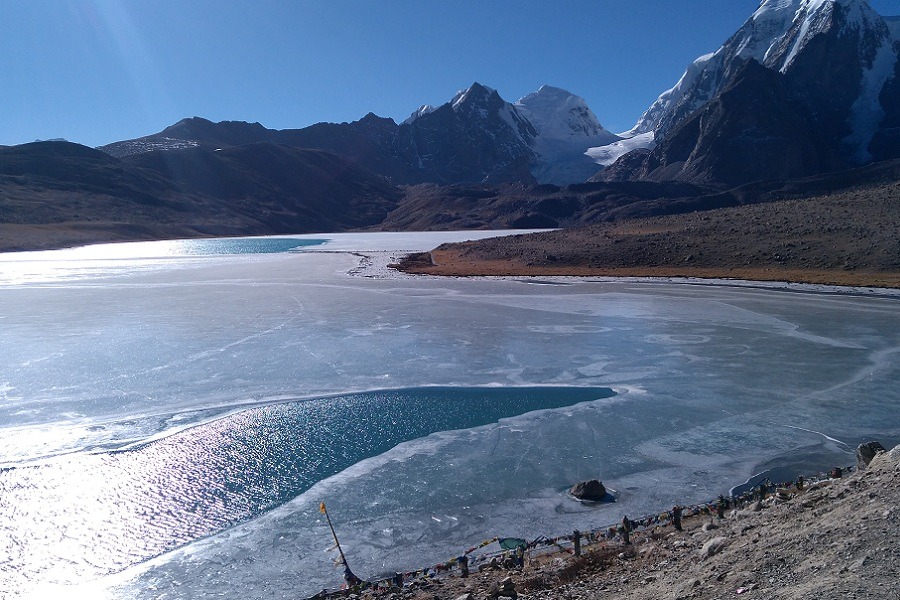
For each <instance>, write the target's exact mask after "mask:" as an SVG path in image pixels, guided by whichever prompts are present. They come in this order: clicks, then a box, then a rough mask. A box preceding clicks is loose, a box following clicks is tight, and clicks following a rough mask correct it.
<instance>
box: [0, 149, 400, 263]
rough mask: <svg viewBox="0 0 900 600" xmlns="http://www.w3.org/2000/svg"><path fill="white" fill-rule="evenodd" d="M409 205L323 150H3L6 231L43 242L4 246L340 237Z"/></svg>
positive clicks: (1, 198)
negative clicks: (116, 153) (122, 154)
mask: <svg viewBox="0 0 900 600" xmlns="http://www.w3.org/2000/svg"><path fill="white" fill-rule="evenodd" d="M400 197H401V193H400V191H399V190H398V189H397V188H396V187H395V186H393V185H391V184H390V183H389V182H388V181H386V180H385V179H384V178H383V177H380V176H378V175H374V174H372V173H370V172H368V171H365V170H363V169H360V168H359V167H357V166H355V165H353V164H352V163H351V162H350V161H348V160H347V159H346V158H343V157H340V156H338V155H335V154H332V153H329V152H324V151H321V150H309V149H300V148H290V147H285V146H279V145H275V144H271V143H259V144H250V145H243V146H236V147H233V148H228V149H225V150H222V151H218V152H217V151H211V150H207V149H205V148H199V147H194V148H186V149H183V150H170V151H165V152H160V151H158V152H152V153H145V154H141V155H136V156H131V157H126V158H124V159H118V158H115V157H112V156H110V155H108V154H106V153H104V152H100V151H98V150H94V149H91V148H87V147H84V146H79V145H77V144H71V143H68V142H40V143H34V144H24V145H21V146H13V147H10V148H4V149H0V231H2V232H3V235H4V237H9V236H12V233H11V232H12V231H13V228H14V227H15V226H18V227H19V228H20V230H21V231H32V232H33V234H30V235H34V236H43V237H44V239H34V240H32V241H29V240H28V239H27V235H26V234H22V235H21V236H19V237H18V238H16V239H15V240H13V239H11V238H9V239H6V240H3V241H2V242H0V246H2V248H3V249H7V250H8V249H11V248H17V247H18V248H22V247H26V248H27V247H41V246H45V245H47V244H49V245H59V244H65V243H70V242H69V241H67V240H70V241H72V242H75V241H83V240H90V241H98V240H99V241H107V240H114V239H153V238H170V237H196V236H198V235H252V234H274V233H302V232H316V231H341V230H346V229H351V228H359V227H367V226H371V225H375V224H377V223H380V222H381V221H382V220H383V219H384V218H385V216H386V215H387V213H388V212H389V211H390V210H393V208H394V207H395V206H396V204H397V202H398V200H399V199H400ZM51 226H52V227H51ZM28 227H30V228H31V229H30V230H28V229H27V228H28ZM53 227H55V228H56V229H55V230H52V228H53ZM22 228H26V229H22ZM23 236H24V237H23Z"/></svg>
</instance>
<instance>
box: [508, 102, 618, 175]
mask: <svg viewBox="0 0 900 600" xmlns="http://www.w3.org/2000/svg"><path fill="white" fill-rule="evenodd" d="M513 107H514V108H515V110H516V111H517V112H518V113H519V114H521V115H522V116H523V117H524V118H525V119H527V120H528V121H529V122H530V123H531V124H532V126H534V129H535V130H536V131H537V136H536V137H535V139H534V146H533V147H534V151H535V153H536V154H537V155H538V157H539V159H538V162H537V164H536V165H535V166H534V168H533V169H532V174H533V175H534V177H535V179H537V180H538V181H539V182H541V183H554V184H557V185H564V184H567V183H573V182H578V181H584V180H585V179H587V178H589V177H591V176H592V175H593V174H594V173H595V172H596V171H597V166H596V163H595V162H594V161H593V160H591V159H590V157H588V156H587V154H586V153H587V152H588V150H589V149H590V148H592V147H596V146H603V145H607V144H611V143H614V142H618V141H620V140H621V139H622V138H620V137H619V136H617V135H615V134H614V133H611V132H609V131H607V130H606V129H605V128H604V127H603V126H602V125H600V122H599V121H598V120H597V117H596V116H595V115H594V113H593V111H591V109H590V108H588V105H587V103H586V102H585V101H584V98H581V97H580V96H576V95H575V94H572V93H570V92H568V91H566V90H563V89H560V88H557V87H553V86H549V85H544V86H541V88H540V89H539V90H538V91H536V92H532V93H531V94H528V95H527V96H524V97H522V98H520V99H519V100H518V101H517V102H516V103H515V104H514V105H513Z"/></svg>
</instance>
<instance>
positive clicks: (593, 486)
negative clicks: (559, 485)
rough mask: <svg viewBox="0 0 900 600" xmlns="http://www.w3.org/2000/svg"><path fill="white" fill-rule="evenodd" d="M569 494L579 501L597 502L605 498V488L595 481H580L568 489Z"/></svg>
mask: <svg viewBox="0 0 900 600" xmlns="http://www.w3.org/2000/svg"><path fill="white" fill-rule="evenodd" d="M569 493H570V494H572V495H573V496H575V497H576V498H578V499H579V500H591V501H594V502H598V501H600V500H603V499H604V498H605V497H606V488H605V487H603V484H602V483H600V482H599V481H597V480H596V479H591V480H590V481H580V482H578V483H576V484H575V485H573V486H572V487H571V488H569Z"/></svg>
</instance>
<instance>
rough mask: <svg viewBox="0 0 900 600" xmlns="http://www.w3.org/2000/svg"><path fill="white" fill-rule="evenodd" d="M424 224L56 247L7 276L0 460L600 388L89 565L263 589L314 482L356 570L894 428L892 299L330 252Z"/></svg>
mask: <svg viewBox="0 0 900 600" xmlns="http://www.w3.org/2000/svg"><path fill="white" fill-rule="evenodd" d="M442 235H443V234H420V235H418V236H403V237H400V238H392V237H391V236H390V235H384V234H381V235H377V234H354V235H350V234H347V235H346V236H334V237H333V241H332V242H331V244H332V245H331V246H329V245H328V244H326V245H325V246H320V247H314V248H313V249H311V250H306V251H303V252H299V253H291V254H274V255H260V256H228V257H200V258H198V257H183V258H170V259H164V260H163V259H154V260H153V261H144V262H141V260H140V259H129V261H118V262H115V263H111V262H104V261H100V262H96V263H92V265H91V268H90V269H87V270H82V271H78V269H79V268H80V266H79V265H78V264H77V263H70V264H69V265H68V268H69V270H68V271H65V272H66V275H65V277H57V278H55V279H52V278H51V279H47V278H44V279H41V278H32V279H29V280H27V281H24V280H23V281H20V282H18V283H16V282H11V281H7V282H6V283H4V284H3V285H2V286H0V302H2V308H3V310H2V311H0V356H2V357H3V361H4V365H3V366H4V369H3V371H2V375H0V400H2V402H0V426H2V428H3V435H2V438H0V461H2V462H3V463H4V464H7V465H9V464H21V463H22V462H23V461H28V460H32V459H35V458H39V457H45V456H52V455H54V454H58V453H62V452H81V451H84V450H86V449H88V450H89V449H93V450H95V451H103V450H104V449H107V448H113V447H121V446H123V445H126V444H129V443H133V442H135V441H140V440H144V439H147V438H148V437H151V436H159V435H164V434H165V433H166V432H171V431H173V430H176V429H178V428H182V427H186V426H189V425H191V424H194V423H198V422H203V421H208V420H210V419H213V418H215V417H217V416H219V415H222V414H225V413H228V412H232V411H234V410H236V409H238V408H240V407H245V406H254V405H259V404H265V403H268V402H278V401H283V400H286V399H297V398H308V397H313V396H317V395H321V394H330V393H340V392H347V391H356V390H371V389H382V388H400V387H419V386H428V385H448V386H485V385H503V386H506V385H548V384H553V385H574V386H609V387H613V388H614V389H615V390H616V391H617V392H618V396H616V398H615V399H613V400H608V401H600V402H598V403H596V404H590V405H587V406H581V407H578V408H576V409H565V410H557V411H550V412H548V413H541V414H538V415H526V416H522V417H514V418H511V419H506V420H504V421H502V422H501V423H499V424H496V425H489V426H485V427H480V428H477V429H473V430H464V431H458V432H444V433H438V434H434V435H431V436H429V437H427V438H424V439H422V440H417V441H414V442H408V443H406V444H403V445H401V446H399V447H397V448H395V449H393V450H391V451H389V452H387V453H386V454H384V455H381V456H379V457H376V458H374V459H369V460H368V461H365V462H363V463H360V464H357V465H355V466H354V467H351V469H349V470H347V471H345V472H344V473H342V474H340V475H337V476H335V477H333V478H331V479H329V480H326V481H324V482H321V483H320V484H318V485H317V486H316V487H314V488H313V489H312V490H310V491H309V492H307V493H304V494H302V495H301V496H299V497H298V498H296V499H294V500H293V501H291V502H289V503H288V504H286V505H283V506H282V507H281V508H278V509H276V510H274V511H270V512H267V513H265V514H263V515H261V516H259V517H256V518H255V519H253V520H251V521H248V522H246V523H244V524H242V525H239V526H237V527H235V528H232V529H229V530H227V531H226V532H224V533H222V534H220V535H217V536H214V537H212V538H208V539H206V540H203V541H200V542H195V543H193V544H190V545H188V546H186V547H184V548H183V549H181V550H176V551H175V552H173V553H170V554H166V555H164V556H162V557H159V558H157V559H154V560H153V561H151V562H150V563H147V564H145V565H143V566H142V567H141V568H136V570H134V571H127V572H126V573H125V574H124V575H123V577H124V578H125V581H116V582H106V583H110V584H112V583H115V584H116V585H121V586H123V587H116V588H114V591H113V592H110V593H111V594H113V595H114V596H115V595H119V596H120V597H121V596H123V595H125V596H130V597H132V596H133V597H141V594H142V593H144V594H152V593H156V594H157V595H159V594H160V593H162V592H163V591H164V592H165V593H166V594H168V595H169V596H168V597H182V598H189V597H196V596H197V595H199V594H200V593H210V594H212V593H216V594H223V595H224V597H234V598H237V597H241V598H249V597H262V596H265V597H275V598H280V597H295V596H296V595H298V594H300V593H301V592H303V591H315V590H316V589H318V588H320V587H322V586H323V585H326V584H334V583H335V582H336V580H337V579H338V578H339V575H340V573H339V572H336V571H335V570H333V569H332V568H331V566H330V562H329V561H330V558H329V556H328V555H326V554H323V553H322V552H321V550H323V549H324V548H325V547H327V546H328V540H327V535H326V534H325V533H326V532H325V530H324V527H323V524H322V523H321V521H317V519H318V518H319V517H318V513H317V512H316V507H317V506H318V501H319V500H321V499H327V500H328V501H329V506H332V504H331V503H334V510H335V514H336V515H339V516H340V519H341V531H342V532H346V533H345V534H344V535H345V536H346V542H347V546H348V549H349V552H350V556H351V557H352V560H354V561H355V562H354V568H357V567H356V565H359V567H358V570H359V571H360V572H361V574H362V573H364V574H366V575H371V574H374V573H377V572H380V571H384V570H390V569H394V568H409V567H412V566H420V563H421V562H422V561H425V562H429V561H432V562H437V561H441V560H446V559H447V558H449V557H448V555H447V553H448V551H449V552H452V553H455V552H457V551H458V550H459V549H461V548H463V547H465V546H468V545H469V544H470V543H471V542H472V541H473V539H474V538H477V539H475V541H478V540H480V539H481V538H482V537H484V536H485V535H495V534H497V535H513V536H531V535H536V534H539V533H541V534H554V533H562V532H565V531H568V530H570V529H572V528H573V527H580V528H582V529H583V528H587V527H590V526H595V525H603V524H607V523H612V522H615V521H618V520H619V519H621V516H622V514H623V513H625V512H626V511H627V513H628V514H634V515H638V514H641V513H643V512H652V511H655V510H659V509H660V508H665V506H666V505H667V504H669V503H671V502H674V501H676V500H677V501H680V502H691V501H698V500H705V499H708V498H709V497H711V496H714V495H717V494H718V493H721V492H723V491H727V490H728V489H729V488H730V487H731V486H732V485H735V484H736V483H740V482H741V481H743V480H745V479H746V478H747V477H749V476H750V475H752V474H753V473H754V472H755V471H754V469H755V467H756V466H757V465H758V464H759V463H763V462H766V461H768V460H774V459H777V458H778V456H780V455H784V454H786V453H792V452H796V453H801V454H803V453H805V454H808V455H810V456H812V455H814V454H815V455H817V456H819V455H823V454H824V455H825V456H828V457H832V458H834V460H839V459H841V458H842V457H843V456H844V454H843V453H844V452H845V449H842V447H841V446H840V445H839V444H838V445H836V444H834V443H833V442H829V441H828V440H827V439H826V438H825V437H823V435H822V434H825V435H826V436H827V437H831V438H834V439H838V440H841V441H844V442H846V443H848V444H851V445H853V444H855V443H858V442H859V441H862V440H863V439H864V438H867V437H869V436H872V435H878V436H881V438H882V440H881V441H882V442H884V443H885V445H888V444H889V443H897V442H900V422H898V419H897V415H898V414H900V410H898V409H900V391H898V389H897V386H896V381H898V379H900V367H898V365H900V362H898V361H897V360H896V359H897V354H898V352H900V311H898V310H897V308H898V304H897V302H898V300H897V298H896V297H879V296H877V295H871V296H865V295H836V294H833V293H830V292H827V291H816V290H815V289H814V288H799V289H798V288H796V287H794V288H791V289H785V290H772V289H752V288H746V287H732V286H710V285H680V284H671V283H650V284H648V283H640V282H635V281H628V280H625V281H610V280H563V279H552V280H551V279H546V278H544V280H541V283H555V284H556V285H536V284H535V280H528V279H525V278H514V279H508V280H504V279H496V278H491V279H455V278H454V279H440V280H438V279H434V278H385V277H354V276H350V275H348V273H349V271H351V270H353V269H355V268H357V267H358V265H359V262H360V257H359V256H357V255H354V254H351V253H350V252H351V251H363V253H369V254H370V255H372V256H376V255H377V257H378V258H379V260H382V259H384V260H382V263H385V264H386V262H387V260H388V259H389V258H390V257H393V256H394V255H395V254H400V253H401V251H416V250H426V249H428V248H431V247H434V246H436V245H437V244H439V243H441V242H442V241H444V238H443V237H442ZM319 237H321V236H319ZM398 239H399V241H398ZM392 246H393V248H392ZM331 250H340V252H332V251H331ZM147 265H150V266H147ZM54 268H57V269H60V268H61V269H63V270H65V268H66V266H65V265H63V267H60V266H59V265H58V264H57V265H56V266H55V267H54ZM58 272H59V271H56V273H58ZM817 432H819V433H817ZM560 440H563V441H562V442H561V441H560ZM848 460H849V462H852V459H849V458H848ZM587 476H592V477H600V478H602V479H603V480H604V483H605V484H607V485H608V486H610V487H612V488H614V489H616V490H617V491H619V492H620V494H621V496H620V501H619V502H618V503H616V504H613V505H610V506H603V507H599V508H595V509H587V508H585V507H582V506H581V505H578V504H574V503H572V502H571V501H570V500H568V499H567V498H565V496H564V495H563V494H562V492H563V491H564V489H565V488H566V486H567V485H568V484H570V483H572V482H573V481H574V480H577V479H579V478H584V477H587ZM104 585H106V584H104ZM122 590H126V591H122ZM152 590H156V591H155V592H153V591H152ZM144 597H151V596H150V595H146V596H144Z"/></svg>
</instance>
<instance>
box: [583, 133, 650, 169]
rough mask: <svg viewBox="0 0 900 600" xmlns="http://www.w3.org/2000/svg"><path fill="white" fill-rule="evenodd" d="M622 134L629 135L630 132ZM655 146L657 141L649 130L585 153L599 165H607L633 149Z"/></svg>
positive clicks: (590, 149)
mask: <svg viewBox="0 0 900 600" xmlns="http://www.w3.org/2000/svg"><path fill="white" fill-rule="evenodd" d="M620 135H628V133H623V134H620ZM654 146H656V142H655V141H654V135H653V132H652V131H648V132H646V133H639V134H637V135H632V136H631V137H628V138H625V139H621V140H619V141H617V142H613V143H612V144H607V145H605V146H599V147H596V148H588V151H587V152H585V154H587V155H588V156H589V157H590V158H591V159H592V160H593V161H594V162H595V163H597V164H598V165H602V166H604V167H606V166H609V165H611V164H613V163H614V162H616V161H617V160H619V157H621V156H624V155H625V154H628V153H629V152H631V151H632V150H637V149H638V148H651V149H652V148H653V147H654Z"/></svg>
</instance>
